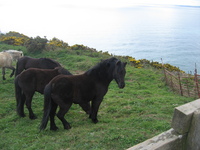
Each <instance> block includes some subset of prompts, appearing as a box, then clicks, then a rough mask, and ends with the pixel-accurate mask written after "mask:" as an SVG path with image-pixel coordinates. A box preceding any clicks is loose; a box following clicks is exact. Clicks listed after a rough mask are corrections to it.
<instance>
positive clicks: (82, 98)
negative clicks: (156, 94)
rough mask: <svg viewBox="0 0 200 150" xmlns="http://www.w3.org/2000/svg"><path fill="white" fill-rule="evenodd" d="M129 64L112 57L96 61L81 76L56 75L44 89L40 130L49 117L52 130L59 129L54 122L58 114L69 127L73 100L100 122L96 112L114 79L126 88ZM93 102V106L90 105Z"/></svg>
mask: <svg viewBox="0 0 200 150" xmlns="http://www.w3.org/2000/svg"><path fill="white" fill-rule="evenodd" d="M125 66H126V63H123V62H121V61H120V60H118V59H116V58H110V59H107V60H104V61H102V62H101V63H99V64H97V65H96V66H94V67H93V68H91V69H90V70H88V71H86V72H85V73H84V74H82V75H74V76H66V75H59V76H56V77H55V78H53V79H52V80H51V81H50V82H49V83H48V84H47V85H46V87H45V89H44V115H43V119H42V122H41V126H40V130H43V129H45V128H46V126H47V123H48V119H49V117H50V129H51V130H57V129H58V127H57V126H56V124H55V122H54V117H55V114H56V109H57V107H58V106H59V108H60V109H59V111H58V113H57V117H58V118H59V119H60V120H61V122H62V123H63V126H64V129H70V128H71V126H70V124H69V123H68V122H67V121H66V120H65V119H64V115H65V114H66V113H67V112H68V110H69V108H70V107H71V105H72V103H75V104H79V105H80V106H81V107H82V109H83V110H84V111H85V112H87V113H88V114H89V118H91V119H92V121H93V122H94V123H97V122H98V119H97V113H98V109H99V106H100V104H101V102H102V100H103V97H104V95H105V94H106V93H107V91H108V86H109V84H110V82H111V81H112V80H113V79H115V81H116V82H117V84H118V86H119V88H124V87H125V82H124V77H125V74H126V70H125ZM90 101H91V107H90Z"/></svg>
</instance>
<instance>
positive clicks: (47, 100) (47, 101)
mask: <svg viewBox="0 0 200 150" xmlns="http://www.w3.org/2000/svg"><path fill="white" fill-rule="evenodd" d="M50 112H51V84H47V86H46V87H45V89H44V114H43V118H42V122H41V125H40V131H41V130H44V129H45V128H46V126H47V123H48V121H49V115H50Z"/></svg>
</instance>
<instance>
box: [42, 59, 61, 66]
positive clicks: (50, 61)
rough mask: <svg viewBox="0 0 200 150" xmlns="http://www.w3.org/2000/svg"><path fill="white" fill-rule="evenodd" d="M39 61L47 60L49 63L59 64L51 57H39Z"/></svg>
mask: <svg viewBox="0 0 200 150" xmlns="http://www.w3.org/2000/svg"><path fill="white" fill-rule="evenodd" d="M39 59H40V60H41V61H43V60H44V61H46V62H47V61H48V62H49V63H54V64H56V65H57V66H61V65H60V64H59V63H58V62H57V61H55V60H53V59H50V58H39Z"/></svg>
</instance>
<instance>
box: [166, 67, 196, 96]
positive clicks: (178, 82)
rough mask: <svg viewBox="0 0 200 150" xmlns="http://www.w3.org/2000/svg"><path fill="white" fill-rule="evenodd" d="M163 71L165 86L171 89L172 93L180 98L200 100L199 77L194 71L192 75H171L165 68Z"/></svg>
mask: <svg viewBox="0 0 200 150" xmlns="http://www.w3.org/2000/svg"><path fill="white" fill-rule="evenodd" d="M163 69H164V75H165V81H166V84H167V85H168V86H169V87H171V89H172V90H173V91H174V92H176V93H178V94H180V95H182V96H187V97H194V98H200V90H199V84H200V75H198V74H197V70H196V69H195V73H194V75H191V74H185V73H181V72H176V73H172V72H169V71H168V70H167V69H166V68H163Z"/></svg>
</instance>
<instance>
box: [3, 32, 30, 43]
mask: <svg viewBox="0 0 200 150" xmlns="http://www.w3.org/2000/svg"><path fill="white" fill-rule="evenodd" d="M28 40H29V37H27V36H25V35H23V34H20V33H18V32H14V31H10V32H8V33H6V34H0V42H2V43H5V44H9V45H15V46H23V45H24V44H25V43H26V41H28Z"/></svg>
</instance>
